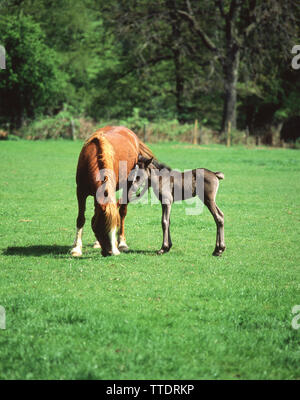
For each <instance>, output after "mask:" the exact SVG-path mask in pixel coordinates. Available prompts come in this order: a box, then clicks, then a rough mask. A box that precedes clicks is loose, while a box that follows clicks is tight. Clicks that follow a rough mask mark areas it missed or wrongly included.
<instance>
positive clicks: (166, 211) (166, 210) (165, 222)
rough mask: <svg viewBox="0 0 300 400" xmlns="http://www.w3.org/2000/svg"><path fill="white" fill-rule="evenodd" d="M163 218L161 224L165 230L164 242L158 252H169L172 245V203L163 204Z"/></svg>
mask: <svg viewBox="0 0 300 400" xmlns="http://www.w3.org/2000/svg"><path fill="white" fill-rule="evenodd" d="M161 206H162V218H161V225H162V230H163V243H162V246H161V249H160V250H159V251H158V252H157V254H164V253H167V252H168V251H169V250H170V249H171V247H172V241H171V235H170V214H171V207H172V205H171V204H162V205H161Z"/></svg>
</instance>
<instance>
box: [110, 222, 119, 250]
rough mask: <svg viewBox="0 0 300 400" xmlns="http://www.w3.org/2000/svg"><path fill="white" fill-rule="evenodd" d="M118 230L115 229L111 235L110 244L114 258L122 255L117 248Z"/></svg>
mask: <svg viewBox="0 0 300 400" xmlns="http://www.w3.org/2000/svg"><path fill="white" fill-rule="evenodd" d="M116 233H117V228H113V230H112V231H110V233H109V239H110V244H111V253H112V255H114V256H118V255H119V254H120V252H119V250H118V248H117V235H116Z"/></svg>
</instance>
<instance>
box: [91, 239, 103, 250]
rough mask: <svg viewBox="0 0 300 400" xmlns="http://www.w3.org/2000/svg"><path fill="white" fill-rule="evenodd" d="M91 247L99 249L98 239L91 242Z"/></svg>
mask: <svg viewBox="0 0 300 400" xmlns="http://www.w3.org/2000/svg"><path fill="white" fill-rule="evenodd" d="M93 248H94V249H101V245H100V243H99V242H98V240H96V242H95V243H94V244H93Z"/></svg>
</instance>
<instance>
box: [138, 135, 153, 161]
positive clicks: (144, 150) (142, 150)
mask: <svg viewBox="0 0 300 400" xmlns="http://www.w3.org/2000/svg"><path fill="white" fill-rule="evenodd" d="M138 140H139V154H140V155H141V156H143V157H146V158H153V160H156V157H155V155H154V154H153V153H152V151H151V150H150V149H149V147H148V146H146V145H145V143H143V142H142V141H141V140H140V139H138Z"/></svg>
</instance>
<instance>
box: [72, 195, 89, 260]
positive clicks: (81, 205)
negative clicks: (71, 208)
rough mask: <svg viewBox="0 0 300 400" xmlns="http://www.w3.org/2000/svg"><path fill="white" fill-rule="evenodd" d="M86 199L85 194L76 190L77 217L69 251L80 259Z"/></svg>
mask: <svg viewBox="0 0 300 400" xmlns="http://www.w3.org/2000/svg"><path fill="white" fill-rule="evenodd" d="M86 198H87V195H86V193H84V192H82V191H81V190H80V189H79V188H77V202H78V216H77V220H76V228H77V229H76V237H75V240H74V243H73V246H72V249H71V255H72V256H73V257H80V256H81V255H82V231H83V226H84V223H85V216H84V213H85V205H86Z"/></svg>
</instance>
